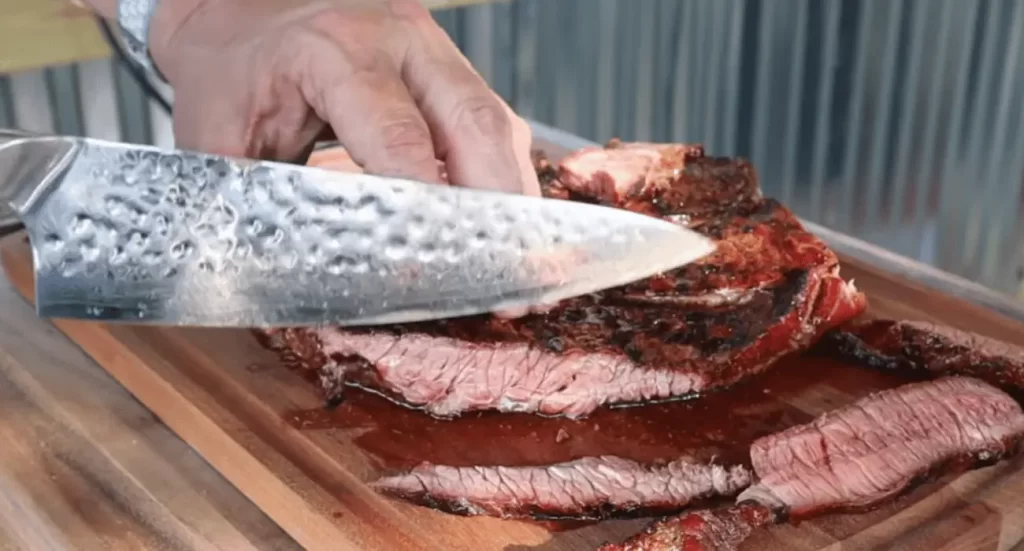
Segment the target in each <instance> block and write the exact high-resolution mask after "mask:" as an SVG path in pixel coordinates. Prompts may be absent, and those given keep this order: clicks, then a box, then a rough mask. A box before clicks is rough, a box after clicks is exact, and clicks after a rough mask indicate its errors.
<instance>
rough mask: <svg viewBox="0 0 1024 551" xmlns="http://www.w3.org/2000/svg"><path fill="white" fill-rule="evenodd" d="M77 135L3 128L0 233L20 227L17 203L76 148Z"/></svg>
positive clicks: (1, 139) (0, 158) (0, 153)
mask: <svg viewBox="0 0 1024 551" xmlns="http://www.w3.org/2000/svg"><path fill="white" fill-rule="evenodd" d="M74 142H75V139H74V138H67V137H60V136H48V135H45V134H38V133H34V132H26V131H24V130H18V129H14V128H0V234H3V233H8V232H10V231H13V230H15V229H18V228H19V227H21V220H20V219H19V218H18V216H17V213H18V208H16V206H15V203H17V202H19V201H23V200H25V199H26V198H27V197H29V196H31V195H32V193H34V191H35V190H36V189H38V188H39V187H40V186H41V185H43V184H44V182H45V181H46V180H47V179H48V177H49V175H50V172H51V171H52V170H54V168H55V167H56V165H59V164H60V162H62V161H63V160H64V159H66V158H67V156H68V155H69V154H71V153H72V152H73V151H74V150H75V144H74Z"/></svg>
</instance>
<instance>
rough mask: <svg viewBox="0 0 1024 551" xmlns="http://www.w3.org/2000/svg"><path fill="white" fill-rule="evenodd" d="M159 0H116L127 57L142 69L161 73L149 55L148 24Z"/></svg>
mask: <svg viewBox="0 0 1024 551" xmlns="http://www.w3.org/2000/svg"><path fill="white" fill-rule="evenodd" d="M158 1H159V0H117V25H118V27H119V28H120V29H121V36H122V39H123V40H124V43H125V50H126V53H127V54H128V57H129V58H131V60H132V61H133V62H135V63H136V64H138V65H139V66H141V67H142V68H143V69H145V70H147V71H150V72H152V73H154V74H156V75H157V76H158V77H160V78H161V79H163V75H161V74H160V71H159V70H158V69H157V68H156V66H155V65H154V64H153V58H152V57H151V56H150V55H149V24H150V22H151V21H152V20H153V12H154V11H155V10H156V5H157V2H158Z"/></svg>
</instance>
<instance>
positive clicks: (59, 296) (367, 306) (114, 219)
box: [0, 131, 714, 327]
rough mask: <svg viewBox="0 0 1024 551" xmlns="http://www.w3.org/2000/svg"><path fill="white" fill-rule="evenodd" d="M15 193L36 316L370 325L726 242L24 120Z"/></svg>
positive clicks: (628, 271) (560, 290)
mask: <svg viewBox="0 0 1024 551" xmlns="http://www.w3.org/2000/svg"><path fill="white" fill-rule="evenodd" d="M4 206H7V207H9V209H10V211H9V212H8V218H10V219H13V218H14V217H16V218H17V219H18V220H20V222H21V223H22V224H24V226H25V228H26V230H27V232H28V234H29V238H30V242H31V246H32V252H33V257H34V270H35V281H36V287H35V288H36V309H37V312H38V314H39V315H40V316H43V317H57V318H61V317H63V318H80V319H93V320H104V321H123V322H133V323H143V324H163V325H193V326H218V327H272V326H316V325H324V324H336V325H375V324H385V323H406V322H415V321H425V320H434V319H441V318H451V317H458V316H466V315H473V314H481V313H486V312H493V311H497V310H506V309H521V308H528V307H531V306H534V305H536V304H540V303H552V302H556V301H558V300H562V299H566V298H569V297H573V296H577V295H582V294H587V293H592V292H596V291H600V290H603V289H607V288H610V287H615V286H620V285H623V284H626V283H629V282H632V281H636V280H639V279H643V278H645V277H648V276H651V275H654V274H657V273H660V272H664V271H666V270H670V269H673V268H676V267H679V266H682V265H684V264H687V263H689V262H692V261H694V260H696V259H699V258H701V257H702V256H704V255H706V254H708V253H709V252H711V251H712V250H713V248H714V246H713V244H712V242H711V241H709V240H708V239H706V238H704V237H702V236H700V235H699V234H696V233H694V232H692V231H690V230H687V229H684V228H682V227H679V226H677V225H675V224H671V223H669V222H665V221H662V220H659V219H656V218H653V217H649V216H643V215H640V214H634V213H630V212H627V211H624V210H619V209H612V208H606V207H601V206H596V205H588V204H583V203H578V202H570V201H560V200H554V199H542V198H536V197H526V196H520V195H514V194H507V193H498V192H488V191H480V190H472V189H466V188H458V187H452V186H441V185H432V184H425V183H420V182H413V181H407V180H400V179H393V178H384V177H378V176H372V175H366V174H350V173H342V172H335V171H329V170H323V169H316V168H309V167H301V166H295V165H288V164H281V163H272V162H260V161H252V160H246V159H235V158H227V157H220V156H216V155H208V154H200V153H194V152H188V151H178V150H163V149H158V148H155V147H144V146H137V145H127V144H121V143H114V142H107V141H101V140H94V139H85V138H73V137H62V136H39V135H28V134H24V133H20V132H12V131H3V132H2V133H0V208H2V207H4ZM12 214H13V215H14V216H13V217H12V216H10V215H12ZM3 217H4V214H3V211H2V210H0V219H2V218H3ZM8 222H10V220H8Z"/></svg>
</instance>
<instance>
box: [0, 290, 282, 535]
mask: <svg viewBox="0 0 1024 551" xmlns="http://www.w3.org/2000/svg"><path fill="white" fill-rule="evenodd" d="M0 549H3V550H5V551H6V550H21V549H24V550H32V551H43V550H51V549H52V550H63V549H97V550H99V549H108V550H117V549H154V550H156V549H159V550H168V551H172V550H173V551H178V550H191V549H204V550H206V549H210V550H212V549H223V550H232V551H234V550H243V549H260V550H278V549H281V550H285V549H300V547H299V546H298V545H297V544H296V543H295V542H294V541H293V540H292V539H291V538H290V537H289V536H288V535H287V534H285V533H284V532H283V531H282V530H281V529H280V528H278V526H277V524H275V523H274V522H273V521H272V520H271V519H270V518H268V517H267V516H266V515H264V514H263V512H262V511H260V510H259V509H258V508H257V507H256V506H255V505H253V504H252V503H251V502H250V501H249V500H248V499H246V498H245V497H244V496H243V495H242V494H241V493H239V492H238V491H237V490H236V489H235V488H234V486H232V485H231V484H229V483H228V482H227V481H226V480H224V478H222V477H221V476H220V474H218V473H217V471H215V470H214V469H213V468H212V467H210V466H209V465H208V464H207V463H206V462H205V461H204V460H203V459H202V458H201V457H199V455H198V454H196V453H195V452H194V451H193V450H192V449H191V448H190V447H189V446H188V445H187V444H185V443H184V442H183V441H182V440H180V439H179V438H178V437H177V436H176V435H175V434H174V433H172V432H171V431H170V430H169V429H168V428H167V427H166V426H165V425H164V424H163V423H162V422H161V421H160V420H159V419H157V418H156V417H155V416H154V415H153V414H152V413H150V412H149V410H148V409H146V408H145V407H144V406H143V405H142V404H140V403H139V402H138V401H136V400H135V399H134V398H133V397H132V396H131V395H130V394H129V393H128V392H127V391H126V390H125V389H124V388H123V387H122V386H121V385H119V384H118V383H117V382H116V381H114V379H112V378H111V377H110V376H109V375H107V373H106V372H105V371H104V370H103V369H102V368H100V367H99V366H98V365H97V364H96V363H95V362H93V361H92V360H91V359H90V358H89V357H88V356H86V355H85V354H84V353H83V352H82V351H81V350H79V348H78V347H77V346H75V344H73V343H72V342H71V341H70V340H69V339H68V338H67V337H65V336H64V335H63V334H61V333H60V332H59V331H57V330H56V329H55V328H54V327H53V326H52V325H50V324H49V323H48V322H46V321H44V320H41V319H39V318H37V317H36V315H35V311H34V310H33V308H32V307H31V306H29V304H28V303H27V302H25V301H24V300H22V298H21V297H20V296H19V295H18V294H17V293H16V292H15V290H14V289H13V288H12V287H11V285H10V283H9V282H8V281H7V278H6V276H5V275H4V274H3V272H2V271H0Z"/></svg>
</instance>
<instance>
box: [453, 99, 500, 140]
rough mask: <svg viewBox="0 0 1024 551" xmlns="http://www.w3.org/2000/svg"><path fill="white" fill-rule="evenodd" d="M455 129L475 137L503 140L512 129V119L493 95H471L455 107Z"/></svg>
mask: <svg viewBox="0 0 1024 551" xmlns="http://www.w3.org/2000/svg"><path fill="white" fill-rule="evenodd" d="M452 118H453V121H454V126H455V131H456V132H457V133H459V134H462V133H463V132H465V133H467V134H468V135H470V136H472V137H473V139H487V140H501V139H504V138H506V137H508V135H509V133H510V132H511V130H512V120H511V118H510V117H509V114H508V112H507V111H506V110H505V109H504V108H503V107H502V106H501V103H500V102H499V101H497V100H496V99H495V98H493V97H488V96H481V97H471V98H468V99H466V100H463V101H462V102H460V103H459V105H458V106H457V107H456V108H455V114H454V116H453V117H452Z"/></svg>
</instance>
